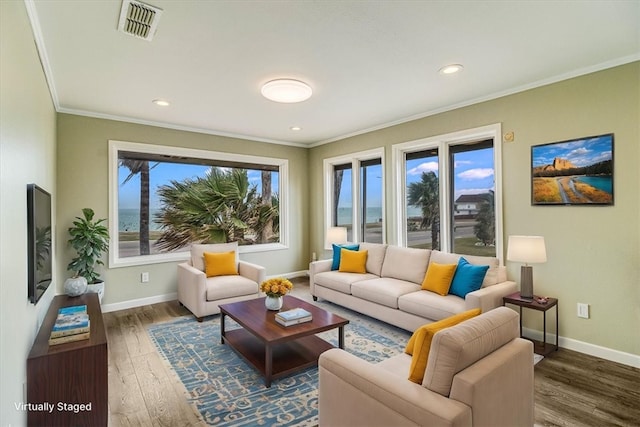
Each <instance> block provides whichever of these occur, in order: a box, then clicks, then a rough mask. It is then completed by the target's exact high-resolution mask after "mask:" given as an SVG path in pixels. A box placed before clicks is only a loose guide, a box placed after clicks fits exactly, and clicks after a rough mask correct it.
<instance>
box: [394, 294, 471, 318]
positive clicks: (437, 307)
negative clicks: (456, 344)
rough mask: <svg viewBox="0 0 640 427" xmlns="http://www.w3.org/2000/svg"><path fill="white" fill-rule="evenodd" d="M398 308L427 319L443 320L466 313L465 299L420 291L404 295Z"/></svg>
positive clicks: (399, 300) (399, 301)
mask: <svg viewBox="0 0 640 427" xmlns="http://www.w3.org/2000/svg"><path fill="white" fill-rule="evenodd" d="M398 308H399V309H400V310H402V311H404V312H407V313H411V314H415V315H416V316H420V317H424V318H425V319H432V320H441V319H444V318H445V317H449V316H453V315H454V314H458V313H461V312H463V311H465V310H466V305H465V302H464V299H463V298H460V297H458V296H456V295H445V296H441V295H438V294H435V293H433V292H429V291H422V290H420V291H418V292H412V293H408V294H404V295H402V296H401V297H400V298H399V299H398Z"/></svg>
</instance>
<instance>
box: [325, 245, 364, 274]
mask: <svg viewBox="0 0 640 427" xmlns="http://www.w3.org/2000/svg"><path fill="white" fill-rule="evenodd" d="M332 246H333V264H331V269H332V270H337V269H339V268H340V249H341V248H344V249H348V250H350V251H357V250H359V249H360V245H336V244H335V243H334V244H333V245H332Z"/></svg>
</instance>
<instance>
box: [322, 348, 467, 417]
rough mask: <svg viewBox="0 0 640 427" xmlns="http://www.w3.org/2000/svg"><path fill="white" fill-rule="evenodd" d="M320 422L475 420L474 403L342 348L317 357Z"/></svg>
mask: <svg viewBox="0 0 640 427" xmlns="http://www.w3.org/2000/svg"><path fill="white" fill-rule="evenodd" d="M318 368H319V371H318V375H319V390H318V408H319V409H318V413H319V425H320V426H389V425H415V426H419V425H438V426H441V425H443V426H444V425H446V426H457V425H471V408H469V407H468V406H467V405H465V404H463V403H461V402H457V401H455V400H452V399H448V398H446V397H444V396H441V395H439V394H437V393H434V392H432V391H430V390H427V389H426V388H424V387H422V385H420V384H415V383H413V382H411V381H409V380H408V379H406V378H404V377H401V376H399V375H397V374H394V373H392V372H389V371H386V370H384V369H382V368H380V367H378V366H376V365H375V364H372V363H369V362H367V361H365V360H363V359H360V358H358V357H356V356H354V355H352V354H350V353H347V352H346V351H344V350H340V349H331V350H328V351H326V352H324V353H322V355H321V356H320V359H319V361H318Z"/></svg>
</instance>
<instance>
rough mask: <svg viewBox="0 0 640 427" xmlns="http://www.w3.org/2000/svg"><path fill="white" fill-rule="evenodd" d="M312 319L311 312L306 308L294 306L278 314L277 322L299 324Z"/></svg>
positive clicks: (285, 324) (287, 324) (284, 324)
mask: <svg viewBox="0 0 640 427" xmlns="http://www.w3.org/2000/svg"><path fill="white" fill-rule="evenodd" d="M309 321H311V313H309V312H308V311H307V310H305V309H304V308H293V309H291V310H287V311H281V312H280V313H278V314H276V322H278V323H280V324H281V325H283V326H291V325H297V324H298V323H304V322H309Z"/></svg>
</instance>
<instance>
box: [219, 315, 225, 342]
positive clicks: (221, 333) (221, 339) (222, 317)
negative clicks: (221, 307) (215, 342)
mask: <svg viewBox="0 0 640 427" xmlns="http://www.w3.org/2000/svg"><path fill="white" fill-rule="evenodd" d="M224 318H225V314H224V313H220V344H224Z"/></svg>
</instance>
